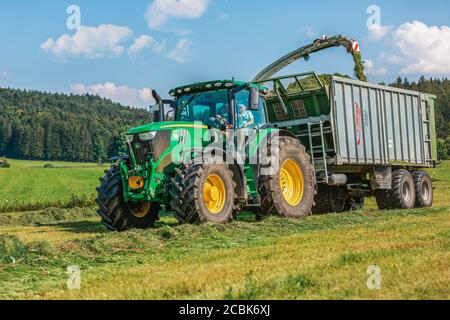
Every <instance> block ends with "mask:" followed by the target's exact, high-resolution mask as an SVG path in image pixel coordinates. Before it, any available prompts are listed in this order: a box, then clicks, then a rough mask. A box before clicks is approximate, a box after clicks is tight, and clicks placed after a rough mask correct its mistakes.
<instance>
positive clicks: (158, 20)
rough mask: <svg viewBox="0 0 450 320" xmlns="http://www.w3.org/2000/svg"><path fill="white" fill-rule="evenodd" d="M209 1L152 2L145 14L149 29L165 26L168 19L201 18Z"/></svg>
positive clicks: (171, 0) (155, 0)
mask: <svg viewBox="0 0 450 320" xmlns="http://www.w3.org/2000/svg"><path fill="white" fill-rule="evenodd" d="M208 4H209V0H154V1H153V2H152V3H151V4H150V5H149V6H148V9H147V12H146V14H145V16H146V19H147V23H148V25H149V27H150V28H157V27H160V26H161V25H163V24H165V23H166V22H167V21H168V20H169V19H170V18H176V19H197V18H200V17H201V16H203V14H204V13H205V11H206V9H207V7H208Z"/></svg>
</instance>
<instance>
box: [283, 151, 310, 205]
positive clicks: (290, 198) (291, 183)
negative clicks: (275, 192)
mask: <svg viewBox="0 0 450 320" xmlns="http://www.w3.org/2000/svg"><path fill="white" fill-rule="evenodd" d="M304 181H305V180H304V177H303V172H302V170H301V168H300V166H299V165H298V164H297V162H296V161H294V160H293V159H287V160H286V161H284V162H283V164H282V166H281V168H280V190H281V194H282V195H283V198H284V200H286V202H287V203H288V204H289V205H290V206H292V207H296V206H298V204H299V203H300V202H301V201H302V199H303V192H304V186H305V183H304Z"/></svg>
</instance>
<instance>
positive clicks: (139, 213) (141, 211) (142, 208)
mask: <svg viewBox="0 0 450 320" xmlns="http://www.w3.org/2000/svg"><path fill="white" fill-rule="evenodd" d="M129 208H130V212H131V214H132V215H133V216H135V217H136V218H144V217H145V216H146V215H147V214H148V213H149V212H150V202H142V203H138V204H135V205H131V206H129Z"/></svg>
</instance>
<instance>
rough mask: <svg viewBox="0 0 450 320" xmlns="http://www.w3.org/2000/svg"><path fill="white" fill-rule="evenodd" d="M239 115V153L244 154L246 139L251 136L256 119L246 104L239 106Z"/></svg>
mask: <svg viewBox="0 0 450 320" xmlns="http://www.w3.org/2000/svg"><path fill="white" fill-rule="evenodd" d="M238 109H239V114H238V115H237V129H238V130H237V139H238V145H237V147H238V151H239V152H240V153H241V154H242V153H243V152H244V151H245V137H246V136H248V135H249V134H250V130H251V129H252V128H253V125H254V124H255V118H254V117H253V114H252V112H251V111H250V110H248V109H247V106H246V105H244V104H239V105H238Z"/></svg>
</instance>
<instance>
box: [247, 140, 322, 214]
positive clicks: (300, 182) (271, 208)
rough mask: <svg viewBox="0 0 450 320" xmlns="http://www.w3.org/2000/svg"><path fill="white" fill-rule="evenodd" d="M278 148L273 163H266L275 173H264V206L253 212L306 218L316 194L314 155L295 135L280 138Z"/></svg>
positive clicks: (261, 178) (260, 189)
mask: <svg viewBox="0 0 450 320" xmlns="http://www.w3.org/2000/svg"><path fill="white" fill-rule="evenodd" d="M271 143H274V142H273V141H271ZM271 149H272V147H270V146H269V150H271ZM276 149H277V152H276V153H278V155H276V154H275V155H272V154H271V155H270V161H269V162H270V163H269V164H267V165H266V166H265V169H269V168H271V171H272V173H273V174H270V175H269V174H261V176H260V181H259V194H260V196H261V207H260V208H258V209H256V208H255V209H254V210H253V211H254V212H255V211H256V215H257V218H258V219H260V218H262V217H266V216H270V215H278V216H282V217H286V218H301V217H305V216H307V215H309V214H311V208H312V207H313V204H314V194H315V181H314V174H313V167H312V165H311V162H310V157H309V155H308V153H307V152H306V149H305V147H304V146H303V145H301V144H300V142H299V141H298V140H297V139H295V138H292V137H280V138H279V143H278V146H277V148H276Z"/></svg>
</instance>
